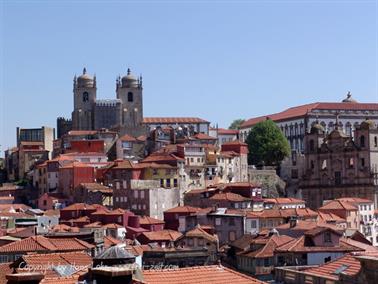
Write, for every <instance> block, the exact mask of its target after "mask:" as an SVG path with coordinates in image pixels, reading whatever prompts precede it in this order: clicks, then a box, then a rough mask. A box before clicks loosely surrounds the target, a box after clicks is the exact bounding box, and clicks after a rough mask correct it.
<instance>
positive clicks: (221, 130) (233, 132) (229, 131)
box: [210, 128, 239, 135]
mask: <svg viewBox="0 0 378 284" xmlns="http://www.w3.org/2000/svg"><path fill="white" fill-rule="evenodd" d="M210 130H212V131H218V135H237V134H238V133H239V130H235V129H225V128H210Z"/></svg>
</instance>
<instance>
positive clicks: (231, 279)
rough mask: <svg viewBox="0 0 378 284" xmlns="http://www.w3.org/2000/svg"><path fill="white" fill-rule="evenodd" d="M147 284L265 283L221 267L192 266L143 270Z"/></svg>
mask: <svg viewBox="0 0 378 284" xmlns="http://www.w3.org/2000/svg"><path fill="white" fill-rule="evenodd" d="M143 276H144V281H145V282H146V283H148V284H166V283H170V284H192V283H198V284H200V283H201V284H202V283H206V284H230V283H238V284H247V283H248V284H252V283H265V282H262V281H260V280H257V279H255V278H253V277H250V276H247V275H244V274H241V273H239V272H237V271H235V270H232V269H230V268H226V267H224V266H221V265H219V266H218V265H209V266H194V267H185V268H178V269H171V270H153V269H152V270H143Z"/></svg>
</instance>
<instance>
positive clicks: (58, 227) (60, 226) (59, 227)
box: [51, 224, 80, 233]
mask: <svg viewBox="0 0 378 284" xmlns="http://www.w3.org/2000/svg"><path fill="white" fill-rule="evenodd" d="M51 230H52V231H53V232H60V233H62V232H73V233H78V232H80V229H79V228H78V227H71V226H68V225H65V224H58V225H55V226H54V227H52V229H51Z"/></svg>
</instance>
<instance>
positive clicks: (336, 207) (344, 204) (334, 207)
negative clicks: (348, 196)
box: [319, 199, 357, 211]
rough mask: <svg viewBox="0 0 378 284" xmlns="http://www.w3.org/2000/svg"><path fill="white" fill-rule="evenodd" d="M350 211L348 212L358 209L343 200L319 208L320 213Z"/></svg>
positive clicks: (330, 202)
mask: <svg viewBox="0 0 378 284" xmlns="http://www.w3.org/2000/svg"><path fill="white" fill-rule="evenodd" d="M340 209H341V210H348V211H357V207H356V206H355V205H353V204H352V203H350V202H347V201H342V200H337V199H335V200H331V201H329V202H327V203H326V204H324V205H323V206H322V207H320V208H319V211H324V210H340Z"/></svg>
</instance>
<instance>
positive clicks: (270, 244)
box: [241, 235, 293, 258]
mask: <svg viewBox="0 0 378 284" xmlns="http://www.w3.org/2000/svg"><path fill="white" fill-rule="evenodd" d="M291 240H293V238H291V237H289V236H285V235H282V236H278V235H273V236H270V237H268V238H267V239H266V240H265V239H263V240H262V241H261V242H262V243H265V245H264V246H263V247H261V248H259V249H257V250H252V251H251V250H250V251H247V252H243V253H241V254H242V255H243V256H247V257H253V258H266V257H273V256H274V250H275V249H276V247H278V246H280V245H283V244H286V243H288V242H290V241H291ZM255 242H256V243H259V239H257V240H256V241H255Z"/></svg>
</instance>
